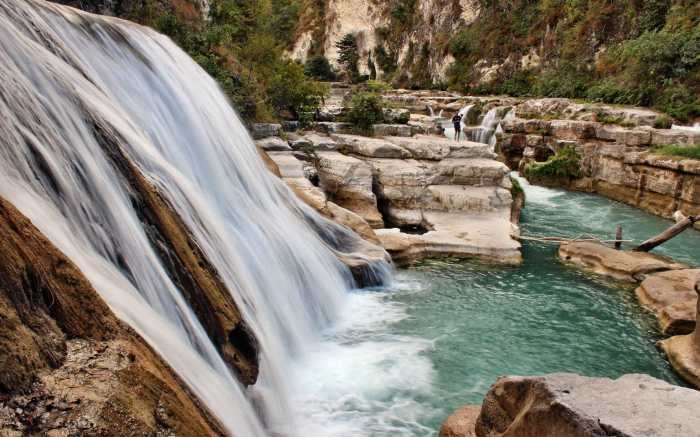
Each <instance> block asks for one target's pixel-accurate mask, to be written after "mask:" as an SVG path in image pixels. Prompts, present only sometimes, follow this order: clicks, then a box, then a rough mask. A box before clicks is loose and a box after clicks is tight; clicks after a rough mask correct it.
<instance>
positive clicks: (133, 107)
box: [0, 0, 389, 437]
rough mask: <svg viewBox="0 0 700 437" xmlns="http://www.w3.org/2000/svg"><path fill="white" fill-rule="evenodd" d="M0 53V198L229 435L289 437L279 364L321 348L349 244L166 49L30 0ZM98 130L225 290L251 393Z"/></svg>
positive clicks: (117, 26) (4, 24)
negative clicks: (256, 366)
mask: <svg viewBox="0 0 700 437" xmlns="http://www.w3.org/2000/svg"><path fill="white" fill-rule="evenodd" d="M0 56H1V57H2V59H3V62H2V63H0V114H1V116H0V137H1V138H2V141H3V143H2V148H1V149H0V196H3V197H5V198H6V199H7V200H9V201H10V202H12V203H13V204H14V205H15V206H16V207H18V209H19V210H20V211H22V212H23V213H24V214H25V215H26V216H27V217H29V218H30V219H31V220H32V221H33V222H34V224H35V225H36V226H37V227H38V228H39V229H40V230H41V231H42V232H43V233H44V234H45V235H46V236H47V237H48V238H49V239H50V240H51V241H52V242H53V243H54V244H55V245H56V246H57V247H58V248H59V249H60V250H61V251H63V252H64V253H65V254H66V255H67V256H68V257H69V258H70V259H71V260H73V261H74V262H75V263H76V264H77V265H78V266H79V268H80V269H81V270H82V272H83V273H84V274H85V275H86V277H87V278H88V279H89V280H90V282H91V283H92V284H93V285H94V287H95V288H96V289H97V291H98V292H99V293H100V295H101V296H102V297H103V298H104V299H105V301H106V302H107V303H108V304H109V305H110V307H111V308H112V309H113V310H114V311H115V313H116V314H117V315H118V316H119V317H120V318H122V319H123V320H124V321H126V322H127V323H128V324H129V325H131V326H132V327H133V328H134V329H135V330H136V331H137V332H138V333H139V334H140V335H141V336H142V337H143V338H144V339H146V341H148V342H149V343H150V344H151V345H152V347H153V348H154V349H155V350H156V351H157V352H158V353H159V354H160V355H161V356H162V357H163V358H164V359H165V361H166V362H167V363H168V364H169V365H170V366H172V367H173V369H174V370H175V371H176V372H177V373H178V374H179V375H180V376H181V377H182V379H183V380H184V381H185V382H186V383H187V384H188V385H189V387H190V388H191V389H192V390H193V392H194V393H195V394H196V395H197V396H198V397H199V398H200V399H201V400H202V401H203V402H204V404H205V405H206V406H207V407H208V408H209V409H210V410H211V411H212V412H213V413H214V414H215V415H216V416H217V418H218V419H219V420H220V421H221V423H222V424H223V425H224V426H225V427H226V428H227V429H228V431H229V432H231V434H235V435H238V436H244V437H247V436H258V435H265V434H266V433H267V432H271V431H274V432H281V433H285V435H293V434H294V429H295V427H294V420H293V417H290V416H291V415H293V413H294V411H293V409H291V408H290V407H289V405H287V403H286V400H287V399H288V393H287V391H288V389H287V387H288V385H287V382H286V381H285V378H286V376H287V367H285V366H288V365H289V362H291V361H294V360H295V359H296V358H297V357H300V356H303V355H304V351H305V348H306V347H307V345H309V344H313V342H315V341H316V340H317V339H318V338H319V336H320V331H321V330H322V329H323V328H324V327H325V326H327V325H328V323H329V322H330V321H331V320H333V319H334V317H335V314H336V313H337V311H338V309H339V308H340V307H342V305H343V304H344V302H345V299H346V296H345V292H346V290H347V288H348V286H350V284H351V283H352V279H351V276H350V274H349V271H348V270H347V268H346V267H345V266H344V265H342V264H341V263H340V262H339V261H338V260H337V258H336V257H335V256H334V255H333V252H332V251H331V249H330V248H329V247H328V244H330V245H331V246H333V243H334V242H333V241H329V240H330V239H332V238H335V239H336V240H342V246H343V247H351V246H352V245H353V244H354V242H355V241H356V237H355V236H354V235H352V234H350V233H349V232H347V231H345V230H344V229H343V228H340V227H338V226H336V225H334V224H332V223H330V222H328V221H326V220H325V219H322V218H321V217H319V216H317V215H316V214H315V213H314V212H313V211H311V210H310V209H309V208H308V207H306V206H305V205H301V204H299V203H298V202H297V201H296V200H295V198H294V196H293V194H292V193H291V192H290V191H289V190H288V189H287V188H286V187H285V186H284V185H283V184H282V183H281V182H280V181H278V180H276V179H275V178H274V177H272V176H271V175H269V173H268V172H267V171H266V169H265V167H264V165H263V163H262V161H261V160H260V158H259V156H258V155H257V152H256V149H255V147H254V145H253V143H252V141H251V139H250V138H249V136H248V134H247V133H246V131H245V129H244V128H243V126H242V124H241V122H240V121H239V119H238V117H237V116H236V114H235V112H234V111H233V110H232V109H231V107H230V106H229V104H228V102H227V101H226V99H225V97H224V96H223V94H222V93H221V91H220V90H219V89H218V87H217V85H216V84H215V82H214V81H213V80H212V79H211V78H210V77H208V76H207V75H206V73H205V72H204V71H203V70H201V69H200V68H199V67H198V66H197V65H196V64H195V63H194V62H193V61H192V60H191V59H190V58H189V57H187V56H186V55H185V54H184V53H183V52H182V51H181V50H180V49H178V48H177V47H176V46H175V45H174V44H173V43H172V42H171V41H170V40H168V39H167V38H166V37H164V36H162V35H159V34H157V33H156V32H154V31H152V30H150V29H147V28H143V27H140V26H137V25H134V24H132V23H128V22H125V21H122V20H118V19H112V18H105V17H98V16H92V15H89V14H85V13H81V12H78V11H75V10H73V9H71V8H67V7H63V6H57V5H53V4H49V3H46V2H43V1H41V0H9V1H8V0H5V1H3V2H1V3H0ZM96 126H99V128H100V129H101V130H102V131H104V132H107V133H108V135H110V136H112V137H113V138H118V139H119V146H121V147H122V149H123V152H124V153H125V154H126V155H127V156H128V157H129V158H130V159H131V160H132V161H133V162H134V163H135V164H136V166H137V167H138V168H139V169H140V170H141V171H142V172H143V173H144V175H145V176H146V177H147V178H148V180H149V181H150V182H152V183H153V184H154V185H155V186H156V187H157V188H158V189H159V190H160V191H161V192H162V193H163V194H164V195H165V196H166V198H167V199H168V201H169V202H170V204H171V205H172V206H173V208H174V209H175V211H176V212H177V213H178V214H179V215H180V217H181V218H182V219H183V221H184V223H185V224H186V226H187V227H188V229H189V230H190V231H191V232H192V235H193V237H194V239H195V240H196V241H197V243H198V244H199V245H200V246H201V249H202V251H203V252H204V254H205V255H206V256H207V257H208V259H209V260H210V261H211V262H212V264H213V265H214V267H215V268H216V270H217V272H218V273H219V275H220V276H221V279H222V280H223V282H224V283H225V284H226V286H227V287H228V289H229V290H230V291H231V292H232V293H233V297H234V300H235V301H236V303H237V305H238V306H239V308H240V310H241V312H242V314H243V317H244V319H245V320H246V322H247V323H248V325H249V326H250V327H251V328H252V330H253V331H254V332H255V334H256V336H257V338H258V341H259V343H260V366H261V368H260V376H259V378H258V382H257V383H256V385H255V386H253V387H252V388H251V389H250V391H251V392H252V393H249V394H247V393H246V392H245V390H244V388H243V387H242V386H241V385H240V384H239V383H238V382H237V381H236V379H235V378H234V377H233V375H232V374H231V372H230V370H229V369H228V367H227V365H226V364H225V363H224V362H223V360H222V359H221V358H220V356H219V354H218V353H217V351H216V348H215V347H214V345H213V344H212V342H211V341H210V339H209V338H208V336H207V334H206V332H205V331H204V329H203V328H202V326H201V323H200V322H199V321H198V319H197V317H196V315H195V314H194V313H193V311H192V310H191V309H190V308H189V306H188V304H187V302H186V301H185V299H184V298H183V296H182V294H181V292H180V290H178V289H177V287H176V286H175V285H174V283H173V281H172V280H171V279H170V278H169V277H168V275H167V272H166V269H165V268H164V267H163V265H162V262H161V260H160V259H159V258H158V255H157V253H156V251H155V250H154V248H153V247H151V243H150V241H149V239H148V236H147V234H146V232H147V230H146V229H144V227H143V225H142V223H141V222H140V221H139V218H138V215H137V212H136V211H135V210H134V206H133V205H132V203H131V200H130V196H129V189H128V186H127V183H126V181H124V180H123V177H122V176H121V175H120V174H119V173H118V171H117V170H115V169H114V168H113V165H112V164H111V162H110V159H109V157H108V156H107V155H106V152H105V150H104V146H103V145H101V144H100V140H99V138H97V136H96V135H97V134H96ZM303 218H306V220H304V219H303ZM319 233H320V234H322V235H323V236H325V240H326V242H325V243H324V241H323V240H322V238H321V237H320V236H319ZM336 242H337V241H336ZM377 268H378V271H377V272H376V274H377V275H380V276H383V277H386V276H387V275H388V272H389V270H388V266H386V265H379V266H378V267H377ZM250 397H253V398H255V399H257V401H256V402H255V405H256V406H257V405H261V406H262V409H263V415H264V420H261V419H260V414H258V412H256V408H254V407H253V406H252V404H251V402H250V401H249V398H250Z"/></svg>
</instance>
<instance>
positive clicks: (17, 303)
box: [0, 199, 224, 437]
mask: <svg viewBox="0 0 700 437" xmlns="http://www.w3.org/2000/svg"><path fill="white" fill-rule="evenodd" d="M0 332H1V333H2V335H0V367H1V368H2V369H3V371H2V372H0V394H1V395H2V399H1V401H0V434H2V435H10V436H11V435H45V434H46V433H48V432H49V431H51V432H52V433H57V435H63V434H66V435H83V434H90V435H111V434H113V433H114V432H115V430H130V432H133V433H134V434H145V435H156V434H177V435H183V436H193V437H194V436H202V435H224V431H223V430H222V428H221V427H220V426H219V425H218V424H217V423H216V422H215V420H213V418H212V417H211V416H210V415H209V414H208V413H207V412H206V411H204V410H203V409H202V407H201V406H200V405H199V403H198V401H196V400H195V399H194V397H193V396H192V395H191V393H190V392H189V390H187V389H186V388H185V386H184V384H183V383H182V381H181V380H180V379H179V378H178V377H177V376H176V375H175V374H174V373H173V372H172V371H171V369H170V368H169V367H168V366H167V365H166V364H165V363H164V362H163V361H162V360H161V359H160V357H158V356H157V355H156V354H155V353H154V352H153V351H152V349H151V348H150V347H148V346H147V345H146V343H145V342H144V341H143V340H142V339H141V338H140V337H139V336H138V335H137V334H135V333H134V332H133V331H132V330H131V329H130V328H128V327H126V326H125V325H124V324H123V323H121V322H120V321H119V320H118V319H117V318H116V317H115V316H114V314H113V313H112V312H111V311H110V309H109V308H108V307H107V305H106V304H105V303H104V302H103V301H102V299H101V298H100V296H99V295H98V294H97V292H96V291H95V290H94V289H93V288H92V286H91V285H90V283H89V282H88V281H87V279H86V278H85V277H84V276H83V274H82V273H81V272H80V271H79V270H78V268H77V267H76V266H75V265H74V264H73V263H72V262H71V261H70V260H69V259H68V258H66V257H65V256H64V255H63V254H62V253H61V252H59V251H58V250H57V249H56V248H55V247H54V246H53V245H52V244H51V243H50V242H49V241H48V240H47V239H46V238H45V237H44V236H43V235H42V234H41V233H40V232H39V231H38V230H37V229H36V228H35V227H34V226H33V225H32V223H31V222H30V221H29V220H28V219H26V218H25V217H24V216H23V215H22V214H21V213H20V212H19V211H17V210H16V209H15V208H14V207H13V206H12V205H11V204H9V203H8V202H7V201H5V200H4V199H0ZM85 372H90V377H89V378H86V377H85Z"/></svg>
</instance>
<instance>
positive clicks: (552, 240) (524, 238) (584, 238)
mask: <svg viewBox="0 0 700 437" xmlns="http://www.w3.org/2000/svg"><path fill="white" fill-rule="evenodd" d="M514 238H515V239H516V240H519V241H539V242H542V243H556V244H563V243H583V242H591V243H600V244H609V243H618V242H619V243H633V242H634V240H617V239H616V240H601V239H600V238H596V237H594V236H592V235H579V236H578V237H576V238H567V237H544V236H541V235H520V236H518V237H514Z"/></svg>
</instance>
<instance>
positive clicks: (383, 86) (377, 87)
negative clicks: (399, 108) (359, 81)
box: [365, 80, 391, 93]
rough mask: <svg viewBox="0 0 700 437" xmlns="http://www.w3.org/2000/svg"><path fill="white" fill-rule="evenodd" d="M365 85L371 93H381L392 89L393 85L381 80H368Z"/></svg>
mask: <svg viewBox="0 0 700 437" xmlns="http://www.w3.org/2000/svg"><path fill="white" fill-rule="evenodd" d="M365 86H366V87H367V91H369V92H371V93H381V92H384V91H389V90H391V85H389V84H388V83H386V82H382V81H380V80H368V81H367V83H365Z"/></svg>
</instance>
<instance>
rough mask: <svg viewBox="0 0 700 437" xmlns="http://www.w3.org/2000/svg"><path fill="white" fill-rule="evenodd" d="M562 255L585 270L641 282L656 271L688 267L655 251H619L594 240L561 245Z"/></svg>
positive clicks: (560, 253) (564, 258) (560, 254)
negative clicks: (654, 252) (653, 252)
mask: <svg viewBox="0 0 700 437" xmlns="http://www.w3.org/2000/svg"><path fill="white" fill-rule="evenodd" d="M559 257H560V258H561V259H562V260H564V261H565V262H568V263H572V264H573V265H575V266H577V267H581V268H583V269H585V270H590V271H592V272H594V273H597V274H599V275H603V276H608V277H611V278H614V279H617V280H621V281H627V282H641V281H643V280H644V279H645V278H646V277H647V276H648V275H650V274H652V273H658V272H664V271H667V270H680V269H685V268H687V266H685V265H683V264H680V263H677V262H675V261H673V260H670V259H667V258H664V257H662V256H659V255H655V254H652V253H646V252H631V251H625V250H615V249H613V248H612V247H608V246H604V245H602V244H599V243H594V242H575V243H564V244H562V245H561V246H560V247H559Z"/></svg>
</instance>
